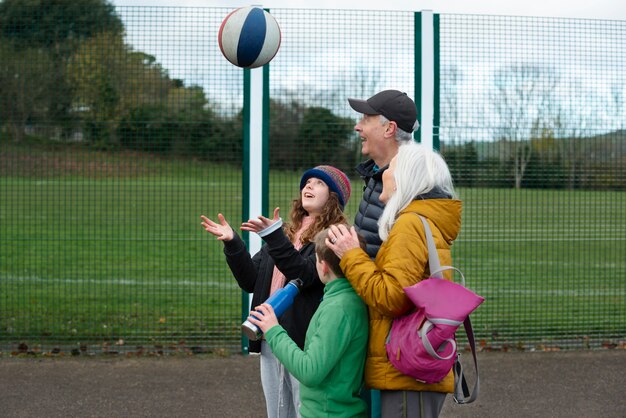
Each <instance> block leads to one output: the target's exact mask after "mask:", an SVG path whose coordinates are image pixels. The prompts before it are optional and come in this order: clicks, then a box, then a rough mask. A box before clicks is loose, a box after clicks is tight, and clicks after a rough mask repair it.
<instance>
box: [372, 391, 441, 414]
mask: <svg viewBox="0 0 626 418" xmlns="http://www.w3.org/2000/svg"><path fill="white" fill-rule="evenodd" d="M445 400H446V394H445V393H440V392H416V391H412V390H381V391H380V409H381V416H382V418H437V417H438V416H439V413H440V412H441V409H442V408H443V402H444V401H445Z"/></svg>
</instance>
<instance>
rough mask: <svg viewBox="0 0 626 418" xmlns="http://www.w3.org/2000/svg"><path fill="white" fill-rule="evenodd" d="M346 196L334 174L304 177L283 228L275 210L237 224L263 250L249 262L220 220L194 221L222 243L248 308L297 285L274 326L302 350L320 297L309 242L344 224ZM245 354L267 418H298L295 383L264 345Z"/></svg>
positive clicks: (324, 169) (322, 170)
mask: <svg viewBox="0 0 626 418" xmlns="http://www.w3.org/2000/svg"><path fill="white" fill-rule="evenodd" d="M350 192H351V186H350V180H349V179H348V176H346V174H345V173H344V172H343V171H341V170H339V169H338V168H335V167H332V166H330V165H320V166H317V167H314V168H311V169H309V170H307V171H305V172H304V174H303V175H302V178H301V179H300V194H299V196H298V197H297V198H296V199H294V200H293V202H292V207H291V211H290V212H289V222H288V223H285V224H283V220H282V219H281V218H280V216H279V211H280V209H279V208H276V209H274V214H273V218H267V217H265V216H258V217H257V218H256V219H250V220H248V221H247V222H243V223H242V224H241V229H242V230H244V231H249V232H255V233H257V234H258V235H259V236H260V237H261V238H263V241H264V245H263V247H262V248H261V250H259V251H258V252H257V253H256V254H255V255H254V256H252V255H251V254H250V253H249V252H248V250H247V248H246V245H245V243H244V242H243V240H242V239H241V238H240V237H239V235H238V234H236V233H235V231H234V230H233V229H232V228H231V226H230V225H229V224H228V222H227V221H226V218H225V217H224V215H222V214H221V213H219V214H218V215H217V217H218V221H217V222H214V221H212V220H211V219H209V218H207V217H206V216H201V217H200V218H201V219H202V223H201V225H202V227H203V228H204V229H205V230H206V231H207V232H209V233H211V234H213V235H214V236H215V237H216V238H217V239H218V240H219V241H222V242H223V243H224V255H225V256H226V261H227V263H228V266H229V267H230V269H231V271H232V273H233V276H234V277H235V279H236V280H237V283H238V285H239V287H240V288H241V289H242V290H244V291H246V292H248V293H253V296H252V305H251V306H258V305H260V304H262V303H263V302H264V301H265V300H267V298H268V297H269V296H270V295H271V294H273V293H274V292H275V291H277V290H278V289H280V288H282V287H283V286H285V285H286V283H287V282H289V281H290V280H293V279H297V278H298V279H300V280H302V282H303V286H302V288H301V290H300V293H299V294H298V295H297V296H296V298H295V300H294V302H293V305H292V306H291V307H290V308H289V309H288V310H287V311H286V312H285V313H284V314H283V315H282V316H281V317H280V318H279V323H280V325H282V326H283V328H284V329H285V330H286V331H287V334H288V335H289V337H291V339H292V340H293V341H294V342H295V343H296V344H297V345H298V346H299V347H300V349H304V340H305V336H306V332H307V328H308V326H309V322H310V321H311V317H312V316H313V314H314V313H315V311H316V309H317V307H318V306H319V304H320V301H321V299H322V296H323V294H324V285H323V284H322V282H321V281H320V279H319V276H318V273H317V269H316V267H315V265H316V258H315V244H314V238H315V235H316V234H317V233H318V232H320V231H323V230H324V229H326V228H328V227H329V226H331V225H335V224H347V218H346V216H345V214H344V212H343V209H344V207H345V205H346V204H347V203H348V199H349V198H350ZM248 350H249V352H251V353H254V352H256V353H260V354H261V385H262V386H263V392H264V395H265V403H266V408H267V416H269V417H276V416H286V417H295V416H299V403H300V395H299V392H300V386H299V382H298V381H297V380H296V379H295V378H294V377H293V376H292V375H291V374H290V373H289V371H287V369H285V368H284V366H283V365H282V364H280V362H279V361H278V360H277V359H276V357H275V356H274V354H273V353H272V350H271V348H270V347H269V345H268V344H267V342H266V341H264V340H259V341H249V348H248Z"/></svg>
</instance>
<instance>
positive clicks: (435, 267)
mask: <svg viewBox="0 0 626 418" xmlns="http://www.w3.org/2000/svg"><path fill="white" fill-rule="evenodd" d="M416 215H417V216H419V217H420V219H421V220H422V224H423V225H424V231H425V233H426V244H427V246H428V264H429V268H430V274H431V277H437V278H440V279H443V274H442V271H444V270H447V269H451V268H452V269H454V270H456V271H459V270H458V269H456V268H454V267H443V268H442V267H441V263H440V262H439V254H438V253H437V246H436V245H435V240H434V239H433V233H432V231H431V229H430V225H429V224H428V221H427V220H426V218H424V217H423V216H422V215H419V214H417V213H416ZM459 272H460V271H459ZM461 277H462V278H463V285H464V286H465V277H464V276H463V273H461ZM463 328H465V333H466V334H467V341H468V343H469V345H470V349H471V350H472V357H473V358H474V370H475V371H476V384H475V385H474V390H472V394H471V395H470V393H469V386H468V385H467V380H466V379H465V374H463V365H462V364H461V361H460V360H459V356H460V354H457V358H456V360H455V362H454V366H453V367H452V369H453V370H454V402H456V403H458V404H466V403H472V402H474V401H475V400H476V398H477V397H478V393H479V391H480V376H479V374H478V359H477V358H476V342H475V340H474V329H473V328H472V321H471V320H470V317H469V315H468V316H467V318H465V321H463Z"/></svg>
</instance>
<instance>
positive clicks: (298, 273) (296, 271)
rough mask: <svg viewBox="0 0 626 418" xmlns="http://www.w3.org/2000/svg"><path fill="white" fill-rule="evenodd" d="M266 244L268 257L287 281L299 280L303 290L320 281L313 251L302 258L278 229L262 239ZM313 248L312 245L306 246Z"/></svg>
mask: <svg viewBox="0 0 626 418" xmlns="http://www.w3.org/2000/svg"><path fill="white" fill-rule="evenodd" d="M263 240H264V241H265V243H266V244H267V249H268V253H269V255H270V257H272V259H273V260H274V263H275V264H276V267H278V270H280V271H281V273H283V274H284V275H285V277H286V278H287V280H293V279H298V278H299V279H300V280H302V283H303V286H302V287H303V288H307V287H309V286H311V285H313V284H315V283H317V282H319V281H320V279H319V277H318V275H317V269H316V268H315V251H310V254H309V255H308V256H303V255H302V254H301V252H300V251H298V250H296V248H295V247H294V246H293V244H292V243H291V241H289V238H287V235H285V233H284V231H283V230H282V229H278V230H276V231H274V232H272V233H271V234H269V235H266V236H265V237H263ZM307 245H311V246H313V243H310V244H307Z"/></svg>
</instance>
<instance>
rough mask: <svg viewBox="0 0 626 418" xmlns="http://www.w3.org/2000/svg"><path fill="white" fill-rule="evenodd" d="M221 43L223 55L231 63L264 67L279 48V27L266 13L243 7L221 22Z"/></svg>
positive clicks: (249, 66) (250, 7)
mask: <svg viewBox="0 0 626 418" xmlns="http://www.w3.org/2000/svg"><path fill="white" fill-rule="evenodd" d="M218 41H219V45H220V50H221V51H222V54H224V57H226V59H227V60H228V61H230V62H231V63H232V64H234V65H236V66H238V67H242V68H256V67H261V66H263V65H265V64H267V63H268V62H270V61H271V60H272V58H274V56H275V55H276V53H277V52H278V48H280V27H279V26H278V22H276V19H274V17H273V16H272V15H271V14H269V13H268V12H266V11H265V10H263V9H261V8H259V7H254V6H249V7H241V8H239V9H236V10H234V11H233V12H231V13H230V14H229V15H228V16H226V18H225V19H224V20H223V21H222V25H221V26H220V31H219V35H218Z"/></svg>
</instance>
